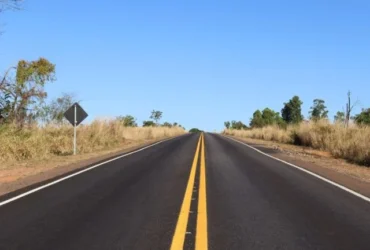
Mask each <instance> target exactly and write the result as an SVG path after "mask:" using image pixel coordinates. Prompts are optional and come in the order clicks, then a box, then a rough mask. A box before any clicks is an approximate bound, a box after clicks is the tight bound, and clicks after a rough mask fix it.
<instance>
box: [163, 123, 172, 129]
mask: <svg viewBox="0 0 370 250" xmlns="http://www.w3.org/2000/svg"><path fill="white" fill-rule="evenodd" d="M162 126H163V127H167V128H172V124H171V123H169V122H164V123H163V125H162Z"/></svg>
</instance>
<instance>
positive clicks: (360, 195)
mask: <svg viewBox="0 0 370 250" xmlns="http://www.w3.org/2000/svg"><path fill="white" fill-rule="evenodd" d="M223 137H225V138H228V139H230V140H233V141H236V142H238V143H240V144H243V145H244V146H247V147H249V148H250V149H253V150H255V151H256V152H258V153H260V154H263V155H265V156H267V157H270V158H271V159H274V160H277V161H279V162H281V163H284V164H286V165H288V166H290V167H293V168H295V169H298V170H300V171H302V172H305V173H307V174H309V175H311V176H314V177H316V178H318V179H320V180H322V181H324V182H326V183H329V184H331V185H333V186H335V187H337V188H340V189H342V190H343V191H346V192H348V193H350V194H352V195H354V196H357V197H358V198H361V199H362V200H364V201H367V202H370V198H369V197H366V196H365V195H362V194H360V193H357V192H356V191H354V190H352V189H349V188H347V187H345V186H342V185H340V184H338V183H336V182H334V181H331V180H329V179H326V178H325V177H322V176H321V175H318V174H315V173H313V172H311V171H308V170H307V169H304V168H301V167H299V166H296V165H294V164H292V163H289V162H286V161H283V160H281V159H279V158H276V157H273V156H271V155H269V154H266V153H264V152H262V151H261V150H259V149H256V148H254V147H252V146H250V145H248V144H246V143H244V142H241V141H238V140H235V139H234V138H231V137H228V136H223Z"/></svg>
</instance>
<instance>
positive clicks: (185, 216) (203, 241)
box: [171, 133, 208, 250]
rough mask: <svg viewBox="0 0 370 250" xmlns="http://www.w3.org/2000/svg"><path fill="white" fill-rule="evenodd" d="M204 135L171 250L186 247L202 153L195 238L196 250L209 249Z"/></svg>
mask: <svg viewBox="0 0 370 250" xmlns="http://www.w3.org/2000/svg"><path fill="white" fill-rule="evenodd" d="M204 148H205V146H204V135H203V133H202V134H201V136H200V137H199V140H198V144H197V149H196V151H195V155H194V160H193V164H192V167H191V171H190V176H189V180H188V184H187V187H186V191H185V196H184V200H183V202H182V206H181V210H180V214H179V218H178V221H177V225H176V229H175V234H174V236H173V239H172V244H171V250H182V249H183V247H184V241H185V235H186V229H187V225H188V221H189V213H190V205H191V198H192V194H193V189H194V182H195V175H196V172H197V167H198V158H199V153H200V176H199V192H198V213H197V227H196V237H195V249H196V250H207V249H208V229H207V194H206V160H205V149H204Z"/></svg>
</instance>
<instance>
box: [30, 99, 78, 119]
mask: <svg viewBox="0 0 370 250" xmlns="http://www.w3.org/2000/svg"><path fill="white" fill-rule="evenodd" d="M76 102H78V101H77V99H76V97H75V95H74V94H71V93H62V95H61V96H60V97H57V98H55V99H53V100H52V101H51V102H50V103H49V104H42V105H40V107H36V115H35V116H36V118H37V119H39V120H41V122H43V123H46V124H47V123H55V124H59V125H62V124H66V123H68V121H67V120H66V119H65V118H64V113H65V112H66V111H67V110H68V109H69V108H70V107H71V106H72V105H73V104H74V103H76Z"/></svg>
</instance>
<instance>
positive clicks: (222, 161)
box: [0, 133, 370, 250]
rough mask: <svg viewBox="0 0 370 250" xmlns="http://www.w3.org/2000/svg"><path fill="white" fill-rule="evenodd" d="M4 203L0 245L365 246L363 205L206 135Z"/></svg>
mask: <svg viewBox="0 0 370 250" xmlns="http://www.w3.org/2000/svg"><path fill="white" fill-rule="evenodd" d="M34 191H36V190H34ZM6 199H8V200H4V199H3V200H0V249H140V250H141V249H197V250H206V249H220V250H225V249H370V203H369V202H368V201H366V200H364V199H361V198H359V197H356V196H355V195H353V194H351V193H348V192H346V191H343V190H341V189H339V188H338V187H335V186H333V185H331V184H330V183H327V182H324V181H322V180H320V179H318V178H316V177H314V176H311V175H309V174H307V173H304V172H302V171H300V170H297V169H295V168H294V167H291V166H288V165H287V164H284V163H282V162H279V161H276V160H274V159H271V158H269V157H267V156H265V155H263V154H260V153H259V152H256V151H255V150H253V149H251V148H249V147H247V146H245V145H243V144H241V143H238V142H236V141H233V140H231V139H229V138H225V137H222V136H220V135H215V134H208V133H207V134H204V136H203V135H200V134H190V135H184V136H180V137H177V138H174V139H171V140H168V141H165V142H162V143H159V144H157V145H154V146H152V147H149V148H146V149H144V150H141V151H139V152H136V153H133V154H130V155H127V156H125V157H122V158H119V159H115V160H113V161H110V162H107V163H105V164H102V165H99V166H97V167H94V168H91V169H89V170H88V171H86V172H83V173H81V174H77V175H75V176H72V177H71V178H68V177H67V178H66V179H64V180H62V181H60V182H58V183H55V184H53V185H49V186H47V187H41V188H40V189H39V190H37V191H36V192H33V191H32V190H31V193H29V194H27V195H23V196H22V197H16V198H15V199H13V200H11V202H10V200H9V197H8V198H6Z"/></svg>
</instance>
